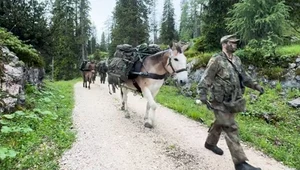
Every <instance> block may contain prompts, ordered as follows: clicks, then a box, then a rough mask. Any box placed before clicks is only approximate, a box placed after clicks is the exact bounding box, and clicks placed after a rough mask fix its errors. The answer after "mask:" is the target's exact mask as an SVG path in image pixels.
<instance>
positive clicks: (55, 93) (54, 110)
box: [0, 80, 78, 170]
mask: <svg viewBox="0 0 300 170" xmlns="http://www.w3.org/2000/svg"><path fill="white" fill-rule="evenodd" d="M76 82H78V80H72V81H59V82H54V83H52V82H48V81H47V82H46V87H45V88H43V90H42V91H37V90H36V89H35V87H32V86H28V87H27V88H26V92H27V96H26V100H27V104H26V105H27V109H23V110H20V111H17V112H15V113H13V114H9V115H1V118H0V121H1V122H0V126H2V128H1V132H0V169H3V170H4V169H51V170H52V169H58V160H59V158H60V156H61V155H62V153H63V152H64V151H65V150H66V149H67V148H69V147H70V146H71V145H72V143H73V141H74V140H75V133H74V132H73V131H72V130H71V127H72V126H73V125H72V117H71V114H72V109H73V107H74V98H73V94H74V91H73V85H74V83H76Z"/></svg>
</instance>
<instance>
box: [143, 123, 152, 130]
mask: <svg viewBox="0 0 300 170" xmlns="http://www.w3.org/2000/svg"><path fill="white" fill-rule="evenodd" d="M144 126H145V127H146V128H150V129H151V128H153V125H151V124H150V123H149V122H145V124H144Z"/></svg>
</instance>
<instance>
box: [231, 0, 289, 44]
mask: <svg viewBox="0 0 300 170" xmlns="http://www.w3.org/2000/svg"><path fill="white" fill-rule="evenodd" d="M229 14H231V15H232V16H231V17H230V18H229V19H228V20H227V23H228V28H229V30H230V31H231V32H236V33H237V34H238V35H240V36H241V38H242V39H243V40H244V41H245V42H249V41H250V40H251V39H256V40H261V39H266V38H267V37H268V35H269V33H271V34H272V35H275V36H277V37H280V36H281V35H283V31H284V30H285V28H286V26H287V25H288V20H287V18H288V15H289V11H288V7H287V6H286V5H285V4H284V2H283V1H281V2H279V1H278V0H277V1H276V0H244V1H242V2H240V3H237V4H235V5H234V8H233V10H232V11H230V13H229Z"/></svg>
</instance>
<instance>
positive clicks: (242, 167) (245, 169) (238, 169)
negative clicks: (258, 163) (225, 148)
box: [234, 162, 261, 170]
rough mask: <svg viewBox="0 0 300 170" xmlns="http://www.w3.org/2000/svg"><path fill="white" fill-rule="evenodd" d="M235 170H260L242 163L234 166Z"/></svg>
mask: <svg viewBox="0 0 300 170" xmlns="http://www.w3.org/2000/svg"><path fill="white" fill-rule="evenodd" d="M234 167H235V170H261V169H260V168H255V167H253V166H252V165H250V164H248V163H247V162H242V163H239V164H236V165H235V166H234Z"/></svg>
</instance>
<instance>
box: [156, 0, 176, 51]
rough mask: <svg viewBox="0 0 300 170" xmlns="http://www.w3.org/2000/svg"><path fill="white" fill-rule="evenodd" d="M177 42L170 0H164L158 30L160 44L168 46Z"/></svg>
mask: <svg viewBox="0 0 300 170" xmlns="http://www.w3.org/2000/svg"><path fill="white" fill-rule="evenodd" d="M175 40H177V33H176V30H175V20H174V7H173V4H172V2H171V0H165V2H164V8H163V16H162V22H161V28H160V42H161V43H164V44H167V45H170V44H171V43H172V42H173V41H175Z"/></svg>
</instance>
